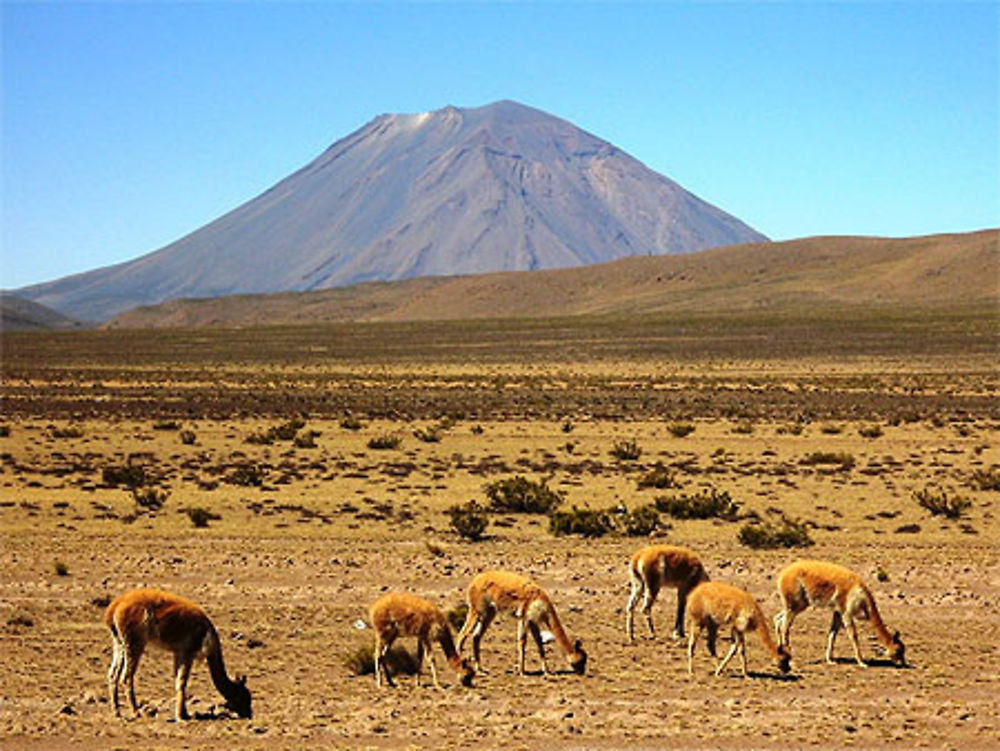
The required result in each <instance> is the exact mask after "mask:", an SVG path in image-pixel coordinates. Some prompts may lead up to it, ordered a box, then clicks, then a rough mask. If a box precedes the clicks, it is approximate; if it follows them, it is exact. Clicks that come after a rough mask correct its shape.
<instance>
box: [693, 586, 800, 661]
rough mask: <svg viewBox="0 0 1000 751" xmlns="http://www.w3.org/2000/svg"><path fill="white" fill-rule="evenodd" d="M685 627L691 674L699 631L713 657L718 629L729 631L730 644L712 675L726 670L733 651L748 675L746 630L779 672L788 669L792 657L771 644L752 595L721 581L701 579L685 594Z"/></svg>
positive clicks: (759, 609)
mask: <svg viewBox="0 0 1000 751" xmlns="http://www.w3.org/2000/svg"><path fill="white" fill-rule="evenodd" d="M687 627H688V631H689V633H688V673H689V674H692V675H693V674H694V647H695V643H696V642H697V641H698V635H699V633H700V632H701V631H705V632H706V635H707V640H708V651H709V652H710V653H711V655H712V656H713V657H716V656H717V655H716V653H715V640H716V637H717V636H718V633H719V629H720V628H726V629H730V630H731V632H732V637H733V646H732V647H730V648H729V652H728V653H727V654H726V656H725V657H724V658H723V659H722V661H721V662H720V663H719V665H718V667H717V668H716V669H715V674H716V675H719V674H720V673H721V672H722V671H723V670H725V669H726V665H728V664H729V661H730V660H731V659H732V658H733V655H735V654H736V653H737V652H739V653H740V657H741V658H742V661H743V675H744V676H747V675H748V674H749V673H748V672H747V644H746V634H747V633H748V632H750V631H756V632H757V634H758V635H759V636H760V640H761V643H762V644H763V645H764V647H765V648H766V649H767V651H768V652H770V653H771V654H772V655H773V656H774V658H775V660H776V661H777V664H778V669H779V670H780V671H781V672H782V673H787V672H788V671H789V670H790V669H791V660H792V656H791V654H790V653H789V652H788V649H787V648H786V647H784V646H780V645H778V644H775V642H774V639H773V638H772V637H771V629H770V625H769V623H768V620H767V618H766V617H765V616H764V611H763V610H761V608H760V605H759V604H758V603H757V601H756V600H755V599H754V597H753V595H751V594H750V593H749V592H746V591H744V590H742V589H739V588H738V587H733V586H731V585H729V584H723V583H721V582H703V583H701V584H699V585H698V586H697V587H695V588H694V590H693V591H692V592H691V594H690V596H689V597H688V604H687Z"/></svg>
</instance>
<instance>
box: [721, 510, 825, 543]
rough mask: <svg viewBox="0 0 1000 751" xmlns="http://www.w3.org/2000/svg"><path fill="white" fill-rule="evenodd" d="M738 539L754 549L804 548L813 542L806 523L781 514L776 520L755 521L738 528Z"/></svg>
mask: <svg viewBox="0 0 1000 751" xmlns="http://www.w3.org/2000/svg"><path fill="white" fill-rule="evenodd" d="M739 541H740V542H741V543H743V544H744V545H746V546H747V547H748V548H753V549H754V550H761V549H771V548H806V547H809V546H810V545H812V544H814V543H813V540H812V538H811V537H810V536H809V530H808V529H806V525H805V524H804V523H802V522H799V521H798V520H796V519H790V518H788V517H787V516H782V517H781V519H780V521H777V522H768V521H765V522H756V523H750V524H744V525H743V526H742V527H741V528H740V532H739Z"/></svg>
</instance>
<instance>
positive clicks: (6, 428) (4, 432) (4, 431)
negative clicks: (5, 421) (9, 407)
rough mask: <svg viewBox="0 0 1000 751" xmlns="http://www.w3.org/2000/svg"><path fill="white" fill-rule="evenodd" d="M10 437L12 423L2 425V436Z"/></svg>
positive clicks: (0, 429)
mask: <svg viewBox="0 0 1000 751" xmlns="http://www.w3.org/2000/svg"><path fill="white" fill-rule="evenodd" d="M9 437H10V425H0V438H9Z"/></svg>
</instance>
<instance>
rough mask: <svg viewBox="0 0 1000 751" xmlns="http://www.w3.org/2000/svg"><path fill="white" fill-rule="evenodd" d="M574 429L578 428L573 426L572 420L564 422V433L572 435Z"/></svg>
mask: <svg viewBox="0 0 1000 751" xmlns="http://www.w3.org/2000/svg"><path fill="white" fill-rule="evenodd" d="M574 427H576V426H575V425H573V422H572V421H571V420H565V421H564V422H563V424H562V432H563V433H572V432H573V428H574Z"/></svg>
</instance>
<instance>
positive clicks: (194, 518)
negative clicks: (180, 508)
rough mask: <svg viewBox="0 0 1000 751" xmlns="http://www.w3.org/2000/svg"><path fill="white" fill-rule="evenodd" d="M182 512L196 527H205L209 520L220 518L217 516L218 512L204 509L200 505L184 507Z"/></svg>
mask: <svg viewBox="0 0 1000 751" xmlns="http://www.w3.org/2000/svg"><path fill="white" fill-rule="evenodd" d="M184 513H185V514H187V516H188V519H190V520H191V523H192V524H193V525H194V526H196V527H198V528H204V527H207V526H208V523H209V522H210V521H218V520H219V519H221V518H222V517H221V516H219V514H216V513H213V512H211V511H209V510H208V509H204V508H201V507H197V508H186V509H184Z"/></svg>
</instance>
